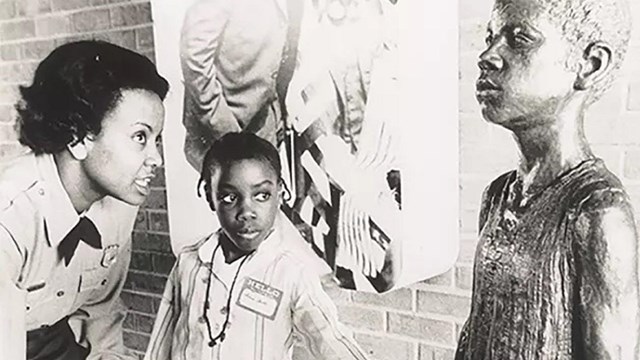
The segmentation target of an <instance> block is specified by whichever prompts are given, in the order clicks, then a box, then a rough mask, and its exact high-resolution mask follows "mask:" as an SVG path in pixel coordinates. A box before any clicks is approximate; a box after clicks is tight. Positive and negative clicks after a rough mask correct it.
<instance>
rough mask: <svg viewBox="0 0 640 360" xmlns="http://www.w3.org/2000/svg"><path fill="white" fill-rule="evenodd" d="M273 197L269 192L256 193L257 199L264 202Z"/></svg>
mask: <svg viewBox="0 0 640 360" xmlns="http://www.w3.org/2000/svg"><path fill="white" fill-rule="evenodd" d="M270 198H271V193H268V192H261V193H258V194H256V200H258V201H260V202H264V201H267V200H269V199H270Z"/></svg>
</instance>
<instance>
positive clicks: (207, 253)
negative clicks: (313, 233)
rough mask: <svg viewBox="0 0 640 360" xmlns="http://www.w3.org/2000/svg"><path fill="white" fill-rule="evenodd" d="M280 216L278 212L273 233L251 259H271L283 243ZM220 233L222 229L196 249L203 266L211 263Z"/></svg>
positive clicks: (250, 260)
mask: <svg viewBox="0 0 640 360" xmlns="http://www.w3.org/2000/svg"><path fill="white" fill-rule="evenodd" d="M282 216H284V215H283V214H282V213H280V212H278V214H277V215H276V220H275V222H274V224H273V231H272V232H271V234H269V236H267V238H266V239H265V240H264V241H263V242H262V244H260V246H259V247H258V249H257V250H256V252H255V254H253V255H250V256H251V258H252V259H256V258H257V259H260V258H271V255H273V254H274V251H277V250H278V249H279V248H280V245H281V243H282V241H283V231H282V230H283V229H282V227H283V226H282V222H283V221H284V220H283V219H282V218H281V217H282ZM221 233H222V229H219V230H218V231H216V232H215V233H213V234H211V236H209V238H208V239H207V241H206V242H205V243H204V244H202V245H201V246H200V248H199V249H198V257H200V261H202V262H203V263H205V264H208V263H210V262H211V253H212V252H213V251H214V250H215V248H216V246H218V242H219V241H220V234H221ZM220 254H222V251H220ZM216 256H217V255H216ZM252 259H249V260H248V262H252Z"/></svg>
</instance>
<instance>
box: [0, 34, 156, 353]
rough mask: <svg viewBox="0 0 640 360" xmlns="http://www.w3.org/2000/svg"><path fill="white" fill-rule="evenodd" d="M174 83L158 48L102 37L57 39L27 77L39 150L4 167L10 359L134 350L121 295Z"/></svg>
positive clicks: (1, 200)
mask: <svg viewBox="0 0 640 360" xmlns="http://www.w3.org/2000/svg"><path fill="white" fill-rule="evenodd" d="M167 90H168V84H167V81H166V80H165V79H164V78H162V77H161V76H160V75H159V74H158V73H157V71H156V68H155V66H154V65H153V64H152V63H151V61H149V60H148V59H147V58H145V57H143V56H141V55H139V54H136V53H134V52H132V51H129V50H126V49H124V48H121V47H119V46H115V45H112V44H109V43H105V42H100V41H81V42H75V43H69V44H65V45H62V46H60V47H58V48H57V49H55V50H54V51H53V52H52V53H51V54H50V55H49V56H47V57H46V58H45V59H44V60H43V61H42V62H41V63H40V64H39V66H38V68H37V69H36V72H35V75H34V79H33V84H32V85H31V86H27V87H21V89H20V91H21V95H22V99H21V101H20V102H19V103H18V105H17V106H16V108H17V110H18V124H19V129H20V142H21V143H22V144H24V145H26V146H28V147H29V148H30V149H31V150H32V151H31V152H30V153H28V154H26V155H24V156H22V157H19V158H18V159H15V160H14V161H12V162H11V163H10V164H9V165H7V166H6V167H5V170H4V171H3V172H2V174H1V175H0V308H2V312H0V351H1V352H2V354H3V355H2V357H3V358H7V359H25V354H26V359H87V358H91V359H94V358H100V359H124V358H129V356H130V355H127V354H126V352H125V348H124V345H123V341H122V321H123V320H124V316H125V313H124V311H125V310H126V309H125V308H124V306H122V304H121V303H120V300H119V294H120V290H121V289H122V286H123V284H124V280H125V277H126V273H127V268H128V264H129V258H130V246H131V244H130V243H131V242H130V234H131V230H132V227H133V221H134V219H135V214H136V206H137V205H140V204H141V203H142V202H143V201H144V199H145V197H146V196H147V195H148V193H149V184H150V181H151V179H152V178H153V177H154V171H155V169H156V168H157V167H158V166H160V165H161V164H162V159H161V156H160V153H159V151H158V144H157V143H158V141H159V136H160V133H161V131H162V126H163V122H164V107H163V104H162V101H163V99H164V97H165V96H166V94H167ZM131 358H132V359H133V358H134V357H131Z"/></svg>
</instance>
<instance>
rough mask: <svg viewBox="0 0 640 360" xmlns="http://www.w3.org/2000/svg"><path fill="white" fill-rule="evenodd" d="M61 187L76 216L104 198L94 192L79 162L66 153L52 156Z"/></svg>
mask: <svg viewBox="0 0 640 360" xmlns="http://www.w3.org/2000/svg"><path fill="white" fill-rule="evenodd" d="M53 159H54V161H55V163H56V169H57V171H58V176H59V177H60V182H61V183H62V187H63V188H64V190H65V191H66V192H67V195H68V196H69V199H70V200H71V204H72V205H73V208H74V209H75V210H76V212H77V213H78V214H80V213H82V212H84V211H86V210H87V209H89V207H91V205H92V204H93V203H94V202H96V201H98V200H100V199H101V198H103V197H104V195H103V194H101V193H100V192H99V191H96V190H95V189H94V188H93V187H92V186H91V182H90V180H89V179H88V178H87V176H86V175H85V173H84V171H83V170H82V165H81V163H80V161H77V160H76V159H74V158H73V157H72V156H71V155H70V154H68V153H67V152H66V151H62V152H59V153H57V154H54V155H53Z"/></svg>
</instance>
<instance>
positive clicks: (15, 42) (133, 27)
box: [2, 22, 153, 63]
mask: <svg viewBox="0 0 640 360" xmlns="http://www.w3.org/2000/svg"><path fill="white" fill-rule="evenodd" d="M149 25H151V26H153V22H146V23H143V24H136V25H129V26H119V27H115V28H108V29H103V30H92V31H83V32H69V33H63V34H55V35H52V36H34V37H30V38H20V39H13V40H5V41H2V45H20V44H24V43H27V42H31V41H44V40H60V39H64V38H65V37H68V36H73V37H76V36H84V35H102V34H106V33H109V32H117V31H126V30H137V29H142V28H146V27H149ZM150 49H151V48H150ZM34 61H39V60H34ZM16 62H22V61H20V60H10V61H3V63H16Z"/></svg>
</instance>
